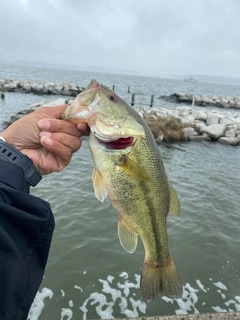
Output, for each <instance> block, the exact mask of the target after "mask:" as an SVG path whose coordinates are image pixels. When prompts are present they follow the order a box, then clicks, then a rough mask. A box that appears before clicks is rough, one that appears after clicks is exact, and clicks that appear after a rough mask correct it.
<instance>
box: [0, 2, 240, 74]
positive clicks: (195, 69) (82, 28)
mask: <svg viewBox="0 0 240 320" xmlns="http://www.w3.org/2000/svg"><path fill="white" fill-rule="evenodd" d="M0 59H7V60H30V61H36V60H40V61H45V62H50V63H58V64H62V63H63V64H74V65H79V66H99V67H104V68H110V69H123V70H133V71H137V72H138V73H139V74H142V75H155V76H164V75H178V74H206V75H217V76H232V77H240V0H225V1H224V0H144V1H143V0H0Z"/></svg>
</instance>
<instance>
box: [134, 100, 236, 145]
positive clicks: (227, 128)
mask: <svg viewBox="0 0 240 320" xmlns="http://www.w3.org/2000/svg"><path fill="white" fill-rule="evenodd" d="M138 110H139V112H140V113H141V115H142V117H143V118H144V120H145V121H146V123H147V124H148V126H149V127H150V129H151V131H152V133H153V135H154V137H155V139H156V141H158V142H160V141H162V140H166V141H184V140H185V141H214V142H216V141H218V142H220V143H224V144H228V145H232V146H236V145H239V144H240V112H231V111H222V112H221V111H218V110H207V109H205V108H200V107H195V108H194V110H192V108H191V107H188V106H182V107H176V108H171V109H165V108H159V109H152V108H144V107H140V108H138Z"/></svg>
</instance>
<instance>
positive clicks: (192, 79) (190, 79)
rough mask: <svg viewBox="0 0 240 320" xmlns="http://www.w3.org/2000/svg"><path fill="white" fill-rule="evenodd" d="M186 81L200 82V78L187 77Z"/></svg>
mask: <svg viewBox="0 0 240 320" xmlns="http://www.w3.org/2000/svg"><path fill="white" fill-rule="evenodd" d="M184 81H185V82H198V80H197V79H194V78H193V77H190V78H185V79H184Z"/></svg>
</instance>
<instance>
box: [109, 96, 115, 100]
mask: <svg viewBox="0 0 240 320" xmlns="http://www.w3.org/2000/svg"><path fill="white" fill-rule="evenodd" d="M109 100H111V101H117V98H116V97H115V96H114V95H111V96H109Z"/></svg>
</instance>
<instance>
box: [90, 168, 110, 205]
mask: <svg viewBox="0 0 240 320" xmlns="http://www.w3.org/2000/svg"><path fill="white" fill-rule="evenodd" d="M92 181H93V187H94V191H95V195H96V197H97V199H98V200H100V201H101V202H103V201H104V199H105V198H106V197H107V189H106V187H105V184H104V181H103V177H102V175H101V173H100V172H99V171H98V170H97V169H95V168H94V169H93V174H92Z"/></svg>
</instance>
